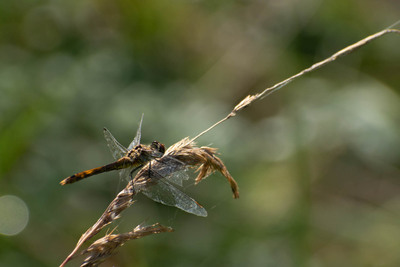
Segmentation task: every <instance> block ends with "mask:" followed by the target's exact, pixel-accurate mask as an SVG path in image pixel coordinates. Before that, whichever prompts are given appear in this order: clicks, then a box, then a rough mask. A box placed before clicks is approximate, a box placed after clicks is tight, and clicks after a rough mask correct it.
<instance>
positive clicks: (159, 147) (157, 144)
mask: <svg viewBox="0 0 400 267" xmlns="http://www.w3.org/2000/svg"><path fill="white" fill-rule="evenodd" d="M151 146H152V147H153V148H155V149H156V150H157V151H158V152H160V153H162V154H164V152H165V146H164V145H163V144H161V143H160V142H157V141H154V142H153V143H151Z"/></svg>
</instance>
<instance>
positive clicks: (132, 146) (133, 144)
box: [128, 114, 144, 150]
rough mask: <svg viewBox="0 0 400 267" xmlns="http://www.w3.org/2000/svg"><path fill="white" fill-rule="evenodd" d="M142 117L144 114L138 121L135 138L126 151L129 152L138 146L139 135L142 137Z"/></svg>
mask: <svg viewBox="0 0 400 267" xmlns="http://www.w3.org/2000/svg"><path fill="white" fill-rule="evenodd" d="M143 116H144V114H142V118H141V119H140V122H139V128H138V130H137V132H136V136H135V138H134V139H133V141H132V142H131V143H130V144H129V146H128V150H131V149H132V148H134V147H135V146H137V145H138V144H140V137H141V135H142V122H143Z"/></svg>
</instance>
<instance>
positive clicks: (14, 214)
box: [0, 195, 29, 235]
mask: <svg viewBox="0 0 400 267" xmlns="http://www.w3.org/2000/svg"><path fill="white" fill-rule="evenodd" d="M0 214H1V216H0V234H3V235H17V234H19V233H20V232H21V231H22V230H24V228H25V227H26V225H27V224H28V220H29V210H28V207H27V205H26V204H25V202H24V201H23V200H22V199H20V198H19V197H17V196H13V195H5V196H2V197H0Z"/></svg>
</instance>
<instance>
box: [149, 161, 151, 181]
mask: <svg viewBox="0 0 400 267" xmlns="http://www.w3.org/2000/svg"><path fill="white" fill-rule="evenodd" d="M150 175H151V161H150V162H149V178H150V177H151V176H150Z"/></svg>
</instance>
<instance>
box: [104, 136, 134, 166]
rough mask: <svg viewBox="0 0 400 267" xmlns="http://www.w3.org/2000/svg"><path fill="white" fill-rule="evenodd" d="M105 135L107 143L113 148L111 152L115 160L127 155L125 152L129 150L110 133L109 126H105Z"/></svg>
mask: <svg viewBox="0 0 400 267" xmlns="http://www.w3.org/2000/svg"><path fill="white" fill-rule="evenodd" d="M103 130H104V137H105V138H106V141H107V145H108V147H109V148H110V150H111V154H112V156H113V158H114V159H115V160H118V159H120V158H122V157H123V156H125V154H126V153H127V152H128V150H127V149H126V148H125V147H124V146H123V145H121V144H120V143H119V142H118V141H117V140H116V139H115V138H114V136H113V135H112V134H111V133H110V131H109V130H107V128H104V129H103Z"/></svg>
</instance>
